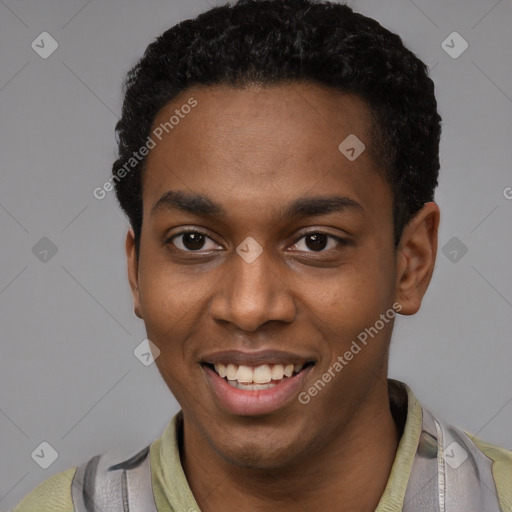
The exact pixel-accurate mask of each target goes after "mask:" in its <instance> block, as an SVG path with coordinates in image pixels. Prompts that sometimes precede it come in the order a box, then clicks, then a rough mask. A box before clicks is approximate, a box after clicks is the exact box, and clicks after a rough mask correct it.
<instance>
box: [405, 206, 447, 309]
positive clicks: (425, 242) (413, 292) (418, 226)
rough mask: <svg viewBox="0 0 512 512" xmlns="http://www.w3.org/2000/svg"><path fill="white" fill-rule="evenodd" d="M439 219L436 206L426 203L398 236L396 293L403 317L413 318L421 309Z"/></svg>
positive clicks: (435, 248)
mask: <svg viewBox="0 0 512 512" xmlns="http://www.w3.org/2000/svg"><path fill="white" fill-rule="evenodd" d="M440 216H441V215H440V211H439V206H437V204H436V203H434V202H429V203H425V205H424V206H423V208H422V209H421V210H420V211H419V212H418V213H417V214H416V215H415V216H414V217H413V218H412V219H411V220H410V221H409V223H408V224H407V225H406V226H405V227H404V230H403V232H402V236H401V237H400V243H399V245H398V248H397V253H396V258H397V261H396V268H397V282H396V294H397V302H399V303H400V304H401V306H402V309H401V310H400V313H401V314H402V315H414V313H416V312H417V311H418V310H419V309H420V306H421V301H422V299H423V296H424V295H425V292H426V291H427V288H428V285H429V283H430V280H431V278H432V273H433V272H434V265H435V262H436V253H437V235H438V230H439V220H440Z"/></svg>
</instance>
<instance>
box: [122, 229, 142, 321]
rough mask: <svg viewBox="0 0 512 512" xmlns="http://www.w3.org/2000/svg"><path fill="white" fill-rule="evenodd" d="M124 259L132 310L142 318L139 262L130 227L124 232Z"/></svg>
mask: <svg viewBox="0 0 512 512" xmlns="http://www.w3.org/2000/svg"><path fill="white" fill-rule="evenodd" d="M125 247H126V261H127V264H128V281H129V283H130V288H131V290H132V297H133V312H134V313H135V315H136V316H138V317H139V318H142V310H141V307H140V296H139V262H138V260H137V254H136V251H135V234H134V232H133V229H132V228H130V229H129V230H128V233H127V234H126V243H125Z"/></svg>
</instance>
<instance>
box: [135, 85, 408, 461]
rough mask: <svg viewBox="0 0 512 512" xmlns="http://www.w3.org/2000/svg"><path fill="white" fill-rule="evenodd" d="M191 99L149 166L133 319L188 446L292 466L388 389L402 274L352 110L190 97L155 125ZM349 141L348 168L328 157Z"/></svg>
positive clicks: (317, 90)
mask: <svg viewBox="0 0 512 512" xmlns="http://www.w3.org/2000/svg"><path fill="white" fill-rule="evenodd" d="M190 98H194V100H195V101H197V105H196V106H195V107H194V108H193V109H190V112H189V113H188V114H186V115H183V117H181V116H180V120H179V122H178V123H176V124H175V125H174V126H173V128H172V130H170V131H169V133H168V134H166V136H165V137H162V140H161V141H157V144H156V146H155V147H154V148H153V149H151V151H150V153H149V155H148V159H147V166H146V171H145V175H144V179H143V205H144V209H143V219H144V220H143V226H142V236H141V243H140V259H139V261H138V263H137V261H136V258H135V256H134V249H133V238H132V235H131V234H129V235H128V238H127V252H128V262H129V276H130V283H131V286H132V291H133V295H134V300H135V309H136V312H137V314H138V315H140V316H141V318H143V319H144V322H145V326H146V330H147V335H148V338H149V339H150V340H151V341H152V342H153V343H154V344H155V345H156V346H157V347H158V348H159V350H160V355H159V356H158V357H157V359H156V365H157V366H158V369H159V371H160V373H161V375H162V377H163V378H164V380H165V382H166V383H167V385H168V386H169V388H170V390H171V391H172V393H173V394H174V396H175V397H176V399H177V400H178V402H179V403H180V405H181V408H182V410H183V414H184V418H185V437H186V438H187V436H188V437H190V438H192V437H195V438H196V439H198V440H201V441H202V442H203V444H204V446H207V447H208V449H211V450H212V451H213V452H215V453H216V454H217V455H218V456H221V457H222V458H223V459H224V460H227V461H230V462H233V463H235V464H238V465H244V466H246V467H260V468H263V467H266V468H270V467H279V466H284V465H286V464H292V463H293V462H294V461H296V460H297V459H298V458H300V457H305V456H306V455H307V454H308V453H312V452H313V451H315V450H319V449H321V447H322V446H325V445H327V443H328V442H329V441H330V440H332V439H333V437H334V436H335V435H336V433H337V432H339V431H340V428H342V427H344V426H346V425H347V424H349V423H350V422H351V421H354V418H355V417H356V416H357V414H363V413H362V412H361V411H363V410H364V409H365V408H371V407H372V404H373V401H374V400H375V399H376V398H375V397H376V396H377V395H376V393H375V392H374V390H375V389H376V386H377V383H380V384H379V385H380V386H382V385H383V384H382V383H383V382H385V377H386V372H387V351H388V344H389V339H390V335H391V330H392V325H393V321H392V320H391V319H390V317H391V318H392V317H393V315H390V313H389V312H390V311H392V308H393V304H394V303H395V302H396V301H397V300H399V299H400V296H399V286H400V284H399V283H400V282H402V281H403V280H404V276H403V274H404V270H403V269H404V268H405V263H403V262H402V260H403V261H406V259H407V258H406V256H407V252H406V251H400V254H401V258H402V259H399V260H397V251H396V249H395V247H394V245H393V219H392V195H391V191H390V187H389V186H388V184H387V183H386V181H385V180H384V179H383V178H382V173H381V172H380V171H379V168H378V162H377V161H376V159H375V158H374V157H373V155H372V154H371V140H370V138H369V137H370V135H369V134H370V119H369V115H368V111H367V108H366V106H365V104H364V102H363V101H361V100H359V99H358V98H356V97H354V96H351V95H346V94H342V93H339V92H333V91H331V90H329V89H327V88H323V87H320V86H314V85H305V84H293V85H278V86H271V87H270V86H269V87H257V86H251V87H247V88H244V89H235V88H229V87H220V86H215V87H208V88H191V89H188V90H187V91H185V92H184V93H182V94H181V95H180V96H179V97H177V98H175V99H174V100H173V102H172V103H171V104H169V105H168V106H167V107H165V108H164V109H163V110H162V111H161V112H160V113H159V114H158V116H157V118H156V119H155V122H154V127H153V128H156V127H158V126H159V125H160V124H161V123H165V122H166V121H168V120H169V119H170V117H171V116H172V115H174V114H175V111H176V109H178V110H180V108H181V106H182V105H184V104H187V102H188V101H189V99H190ZM185 110H186V111H188V110H189V109H185ZM181 112H184V110H181ZM164 134H165V132H164ZM351 134H353V135H355V136H357V138H358V139H359V140H360V141H362V142H363V143H364V144H365V146H366V149H365V150H364V151H363V152H362V153H361V154H360V156H358V157H357V158H356V159H355V160H354V159H352V160H350V159H349V158H347V156H346V155H347V154H348V155H349V156H352V154H351V152H350V150H349V151H348V153H345V154H343V153H342V152H341V151H340V149H338V146H339V144H340V143H341V142H342V141H343V140H344V139H346V137H348V136H349V135H351ZM404 255H405V256H404ZM409 255H410V254H409ZM404 258H405V259H404ZM386 312H387V313H388V316H387V317H386V318H387V321H386V322H384V321H383V320H380V322H378V323H376V322H377V321H379V319H381V318H382V316H381V315H385V314H386ZM381 324H382V325H381ZM376 326H378V327H379V328H378V329H376ZM370 327H373V329H374V330H373V331H371V332H372V334H373V336H371V337H370V336H369V335H368V336H367V343H366V344H363V343H362V342H361V341H360V340H361V333H363V332H365V329H369V328H370ZM375 331H377V332H376V333H375ZM366 332H367V333H368V331H366ZM358 336H359V338H358ZM363 337H364V336H363ZM358 340H359V341H358ZM354 341H356V343H357V345H358V346H359V348H360V350H359V351H358V352H357V353H355V352H356V349H355V348H353V347H354V345H353V342H354ZM351 347H352V350H351ZM347 352H352V357H351V358H350V359H349V358H348V356H347ZM340 357H341V359H342V360H343V361H344V363H343V364H342V363H341V362H340ZM337 361H338V363H339V364H340V365H342V369H341V370H340V369H339V366H337V365H336V362H337ZM226 374H227V376H226ZM325 375H330V378H329V377H325ZM319 380H322V381H323V382H324V385H323V386H322V385H321V384H319V383H318V381H319ZM326 381H327V382H326ZM315 383H316V388H315ZM312 388H315V389H316V392H315V391H311V389H312ZM334 411H335V413H333V412H334ZM198 442H199V441H198Z"/></svg>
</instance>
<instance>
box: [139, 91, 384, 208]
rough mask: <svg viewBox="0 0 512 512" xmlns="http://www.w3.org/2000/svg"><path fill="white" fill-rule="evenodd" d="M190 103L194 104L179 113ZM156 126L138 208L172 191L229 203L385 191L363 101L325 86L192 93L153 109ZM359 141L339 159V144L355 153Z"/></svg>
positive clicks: (147, 206)
mask: <svg viewBox="0 0 512 512" xmlns="http://www.w3.org/2000/svg"><path fill="white" fill-rule="evenodd" d="M191 100H192V101H194V102H197V104H196V105H195V106H194V108H192V109H190V108H184V105H189V104H191ZM171 118H173V119H172V124H170V123H169V121H170V120H171ZM166 123H167V124H166ZM165 126H166V127H167V128H166V129H165V128H164V130H162V127H165ZM159 127H160V132H162V133H161V140H159V139H158V138H155V137H153V138H154V139H155V142H156V145H155V147H154V148H153V149H152V150H151V151H150V154H149V155H148V158H147V165H146V171H145V176H144V184H143V192H144V209H145V210H147V209H149V208H151V206H152V204H154V202H155V201H156V200H158V198H159V197H160V195H161V194H162V193H164V192H165V191H166V190H171V189H174V190H176V189H179V190H182V191H184V192H196V193H198V192H199V193H205V194H209V193H211V192H216V193H217V195H225V196H226V198H228V194H229V199H230V201H231V202H233V201H236V197H237V194H238V196H240V194H243V196H244V200H245V201H247V200H248V199H250V198H251V197H252V198H254V199H255V200H258V199H259V200H261V199H262V197H263V196H264V197H266V198H267V199H268V198H269V196H270V197H272V198H274V199H276V200H280V199H283V198H284V197H285V196H286V197H287V196H293V195H294V194H295V193H297V192H299V190H300V192H301V193H303V194H304V193H307V191H308V190H312V189H313V188H316V189H322V190H321V191H322V192H324V193H325V192H327V191H330V190H331V189H332V188H333V187H338V188H339V187H340V186H341V187H342V188H343V189H344V190H342V192H347V193H349V192H350V193H352V195H356V196H357V195H360V194H363V195H364V192H365V190H367V189H368V185H369V183H371V182H372V181H373V182H374V186H379V187H382V186H383V185H384V186H385V184H383V180H382V178H381V174H382V173H381V172H376V170H377V166H376V165H375V159H374V158H373V156H372V153H371V146H372V141H371V132H372V121H371V115H370V112H369V109H368V107H367V105H366V103H365V102H364V101H363V100H361V99H359V98H358V97H356V96H354V95H349V94H345V93H342V92H340V91H337V90H334V89H331V88H327V87H323V86H318V85H314V84H310V83H305V84H301V83H293V84H279V85H271V86H268V85H266V86H260V85H249V86H245V87H243V88H234V87H228V86H208V87H204V86H201V87H193V88H190V89H187V90H186V91H184V92H183V93H181V94H180V95H179V96H177V97H176V98H174V100H173V101H172V102H170V103H169V104H168V105H167V106H166V107H164V108H163V109H161V111H160V112H159V113H158V115H157V116H156V118H155V120H154V123H153V127H152V133H155V130H158V129H159ZM344 141H348V142H347V143H346V144H344ZM340 144H341V149H340ZM363 144H364V147H365V149H364V150H363V151H362V153H361V154H360V155H359V156H358V157H357V159H355V160H351V159H350V158H347V153H343V151H345V150H346V149H347V145H348V146H350V147H348V149H349V150H351V149H352V147H354V148H355V150H356V151H357V152H358V153H359V151H361V148H363ZM351 155H353V151H352V153H350V152H349V153H348V156H351ZM295 195H296V194H295Z"/></svg>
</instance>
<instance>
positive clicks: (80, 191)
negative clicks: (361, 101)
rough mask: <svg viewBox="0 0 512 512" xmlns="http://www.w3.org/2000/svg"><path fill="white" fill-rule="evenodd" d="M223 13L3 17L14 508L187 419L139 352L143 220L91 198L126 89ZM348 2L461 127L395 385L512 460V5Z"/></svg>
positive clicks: (42, 4) (2, 208) (483, 0)
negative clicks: (162, 39) (182, 28)
mask: <svg viewBox="0 0 512 512" xmlns="http://www.w3.org/2000/svg"><path fill="white" fill-rule="evenodd" d="M220 3H222V2H219V4H220ZM209 5H213V2H211V1H210V0H209V1H208V2H206V1H205V0H186V1H184V0H182V1H178V0H175V1H171V0H167V1H164V0H149V1H148V0H146V1H144V2H143V1H142V0H137V1H136V0H130V1H127V0H123V1H122V0H108V1H103V2H100V1H99V0H92V1H89V2H87V1H86V0H66V1H64V0H1V1H0V119H1V124H0V159H1V165H2V171H1V174H0V230H1V233H2V244H1V250H0V329H1V331H0V335H1V345H0V350H1V357H0V509H2V510H5V509H8V508H10V507H12V506H14V505H15V504H16V503H18V501H19V500H20V499H21V498H22V497H23V496H24V495H25V494H26V493H27V492H28V491H29V490H31V489H32V488H33V487H34V486H35V485H37V484H38V483H40V482H41V481H43V480H45V479H47V478H49V477H50V476H51V475H53V474H54V473H57V472H59V471H62V470H64V469H67V468H70V467H73V466H76V465H77V464H78V463H80V462H82V461H84V460H86V458H89V457H90V456H92V455H94V454H96V453H101V452H102V451H105V450H107V449H109V448H111V447H112V446H118V447H121V448H123V449H124V448H129V447H131V448H133V449H135V448H137V449H140V448H142V447H143V446H145V444H147V443H149V442H151V441H153V440H154V439H156V438H157V437H159V436H160V435H161V433H162V430H163V428H164V427H165V425H166V424H167V422H168V421H169V419H170V418H171V416H172V415H173V414H174V412H175V411H176V410H177V404H176V402H175V401H174V399H173V397H172V396H171V394H170V392H169V391H168V390H167V388H166V386H165V384H164V383H163V381H162V379H161V377H160V375H159V374H158V371H157V369H156V367H155V365H154V364H153V365H151V366H144V365H143V364H141V362H140V361H139V360H138V359H137V358H136V357H135V356H134V354H133V351H134V349H135V348H136V347H137V346H138V345H139V343H140V342H141V341H142V340H143V339H144V338H145V331H144V326H143V323H142V321H141V320H138V319H136V318H135V317H134V316H133V313H132V303H131V296H130V293H129V287H128V283H127V278H126V264H125V256H124V247H123V242H124V237H125V233H126V229H127V226H128V224H127V221H126V219H125V218H124V216H123V214H122V213H121V211H120V209H119V208H118V206H117V203H116V201H115V197H114V195H113V193H110V194H108V196H107V197H106V198H105V199H103V200H102V201H99V200H97V199H95V198H94V197H93V195H92V191H93V189H94V188H95V187H97V186H101V185H102V184H103V183H104V182H105V180H106V179H107V178H108V177H109V173H110V167H111V164H112V162H113V159H114V157H115V139H114V125H115V122H116V120H117V118H118V115H119V112H120V106H121V82H122V80H123V78H124V76H125V73H126V72H127V71H128V69H129V68H130V67H131V66H132V65H133V64H135V62H136V61H137V60H138V58H139V57H140V56H141V55H142V52H143V50H144V49H145V47H146V45H147V44H149V43H150V42H151V41H152V40H153V39H154V37H156V36H157V35H158V34H160V33H161V32H163V31H164V30H165V29H166V28H168V27H169V26H171V25H173V24H174V23H175V22H178V21H180V20H182V19H185V18H187V17H191V16H194V15H196V14H198V13H199V12H201V11H204V10H206V9H207V8H208V6H209ZM349 5H351V6H353V7H354V8H355V9H356V10H358V11H360V12H362V13H364V14H367V15H369V16H371V17H375V18H376V19H377V20H378V21H380V22H381V23H382V24H383V25H384V26H386V27H388V28H390V29H391V30H393V31H396V32H398V33H399V34H400V35H401V36H402V37H403V39H404V42H405V43H406V44H407V45H408V46H409V47H410V48H411V49H412V50H413V51H414V52H415V53H417V54H418V55H419V56H420V57H421V58H422V59H423V60H424V61H425V62H426V63H427V64H428V65H429V66H430V68H431V74H432V77H433V79H434V81H435V83H436V87H437V97H438V101H439V109H440V113H441V115H442V117H443V140H442V145H441V164H442V169H441V178H440V188H439V191H438V194H437V201H438V203H439V204H440V207H441V210H442V223H441V231H440V248H442V247H445V249H444V252H445V253H446V254H444V253H443V252H442V251H441V250H440V252H439V255H438V263H437V268H436V271H435V275H434V279H433V282H432V285H431V287H430V290H429V292H428V294H427V296H426V298H425V301H424V305H423V308H422V310H421V312H420V313H419V314H418V315H416V316H415V317H412V318H411V317H402V318H399V320H398V323H397V326H396V331H395V335H394V340H393V343H392V349H391V364H390V376H392V377H395V378H399V379H402V380H404V381H406V382H407V383H408V384H409V385H411V387H412V388H413V390H415V392H416V394H417V396H418V397H419V398H420V400H422V401H423V403H424V404H425V405H426V406H427V407H429V408H430V409H432V410H433V411H435V412H437V413H438V414H439V415H440V416H441V417H444V418H445V419H447V420H449V421H450V422H451V423H453V424H456V425H459V426H461V427H463V428H465V429H467V430H469V431H471V432H472V433H474V434H478V435H479V437H482V438H484V439H486V440H488V441H490V442H494V443H496V444H500V445H502V446H505V447H507V448H509V449H512V428H511V427H512V372H511V370H510V367H511V361H512V343H510V341H511V332H512V270H511V269H512V265H511V258H510V256H511V254H512V236H511V221H512V200H511V199H507V197H506V195H508V196H509V197H512V189H508V188H507V187H512V173H511V171H510V165H511V164H510V162H511V161H512V144H511V134H512V99H511V98H512V69H511V57H510V48H511V47H512V31H511V30H510V26H511V24H512V4H511V2H510V1H507V0H501V1H497V0H471V1H468V0H451V1H446V0H443V1H441V0H437V1H432V0H430V1H427V0H415V1H414V2H413V1H411V0H392V1H386V2H383V1H382V0H360V1H352V2H349ZM43 31H47V32H49V33H50V34H51V35H52V36H53V38H55V40H56V41H57V42H58V45H59V46H58V49H57V50H56V51H55V52H54V53H53V54H52V55H51V56H50V57H48V58H47V59H43V58H41V57H40V56H39V55H38V54H37V53H36V52H35V51H34V50H33V49H32V48H31V43H32V41H33V40H36V38H37V37H38V36H39V34H41V33H42V32H43ZM453 31H457V32H459V33H460V34H461V35H462V37H463V38H464V39H465V40H466V41H467V42H468V44H469V47H468V49H467V50H466V51H465V52H464V53H463V54H462V55H460V56H459V57H458V58H452V57H451V56H450V55H448V53H446V51H445V50H444V49H443V47H442V42H443V41H444V40H445V39H446V38H447V36H449V34H451V33H452V32H453ZM37 40H39V41H40V39H37ZM37 40H36V42H37ZM445 44H449V45H450V46H453V47H454V49H453V50H454V51H457V50H458V49H459V48H461V46H460V41H457V40H454V42H453V43H452V42H451V40H450V39H448V42H447V43H445ZM46 48H48V46H46ZM43 237H47V238H48V239H49V240H51V242H52V243H53V244H54V245H55V246H56V248H57V253H56V254H55V255H53V256H52V255H51V252H50V253H48V255H47V256H46V261H40V259H38V257H36V255H34V253H33V250H32V248H33V247H34V246H35V245H36V243H38V241H39V240H40V239H41V238H43ZM453 237H457V239H456V240H455V241H453V240H452V241H451V242H449V241H450V240H451V239H452V238H453ZM45 243H46V244H47V243H48V242H45V241H43V242H40V244H43V245H44V244H45ZM447 243H449V245H448V246H446V244H447ZM461 244H464V246H465V247H467V253H466V254H464V255H463V256H462V254H463V251H462V249H463V246H462V245H461ZM36 247H40V246H36ZM454 250H455V251H456V252H455V253H454V252H453V251H454ZM35 252H36V253H38V251H37V250H35ZM461 256H462V257H461ZM39 257H43V256H42V255H41V254H39ZM454 260H455V261H454ZM44 441H46V442H48V443H49V444H50V445H51V446H52V447H53V448H54V449H55V450H56V451H57V452H58V458H57V459H56V460H55V461H54V462H53V464H52V465H50V466H49V467H48V469H42V468H41V467H39V465H38V464H36V462H35V461H34V460H33V459H32V457H31V454H32V453H33V451H34V450H35V449H36V448H37V447H38V446H39V445H40V443H42V442H44ZM46 453H48V451H47V452H46Z"/></svg>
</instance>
